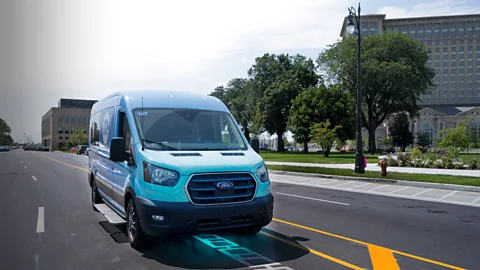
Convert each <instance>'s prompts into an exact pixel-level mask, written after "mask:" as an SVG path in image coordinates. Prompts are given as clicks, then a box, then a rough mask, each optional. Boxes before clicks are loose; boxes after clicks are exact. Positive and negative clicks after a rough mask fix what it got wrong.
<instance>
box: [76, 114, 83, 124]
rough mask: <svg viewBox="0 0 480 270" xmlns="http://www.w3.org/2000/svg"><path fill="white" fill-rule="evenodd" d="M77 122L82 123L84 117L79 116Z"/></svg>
mask: <svg viewBox="0 0 480 270" xmlns="http://www.w3.org/2000/svg"><path fill="white" fill-rule="evenodd" d="M77 122H78V123H80V122H82V117H81V116H80V115H79V116H77Z"/></svg>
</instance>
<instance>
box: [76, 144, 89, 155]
mask: <svg viewBox="0 0 480 270" xmlns="http://www.w3.org/2000/svg"><path fill="white" fill-rule="evenodd" d="M86 149H87V146H86V145H79V146H77V151H76V152H77V155H82V154H85V150H86Z"/></svg>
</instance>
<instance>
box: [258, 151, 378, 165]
mask: <svg viewBox="0 0 480 270" xmlns="http://www.w3.org/2000/svg"><path fill="white" fill-rule="evenodd" d="M260 155H261V156H262V158H263V159H264V160H266V161H277V162H303V163H323V164H354V163H355V153H338V152H333V153H330V156H329V157H328V158H326V157H324V156H323V154H321V153H299V152H285V153H279V152H267V151H265V152H260ZM365 156H366V157H367V162H369V163H370V162H372V161H374V162H377V161H378V157H379V156H380V154H375V155H371V154H365Z"/></svg>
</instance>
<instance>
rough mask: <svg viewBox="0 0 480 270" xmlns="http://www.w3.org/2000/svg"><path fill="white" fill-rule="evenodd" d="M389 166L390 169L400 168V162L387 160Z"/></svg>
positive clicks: (391, 158)
mask: <svg viewBox="0 0 480 270" xmlns="http://www.w3.org/2000/svg"><path fill="white" fill-rule="evenodd" d="M387 166H389V167H398V161H397V160H396V159H394V158H393V157H388V159H387Z"/></svg>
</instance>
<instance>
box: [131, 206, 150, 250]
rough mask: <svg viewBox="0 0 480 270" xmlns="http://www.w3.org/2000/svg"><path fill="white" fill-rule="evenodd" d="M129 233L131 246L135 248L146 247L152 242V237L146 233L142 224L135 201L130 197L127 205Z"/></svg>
mask: <svg viewBox="0 0 480 270" xmlns="http://www.w3.org/2000/svg"><path fill="white" fill-rule="evenodd" d="M127 235H128V241H129V242H130V246H132V247H133V248H135V249H138V248H142V247H145V246H146V245H147V244H149V243H150V240H151V239H150V237H149V236H148V235H147V234H145V233H144V232H143V230H142V228H141V226H140V220H139V219H138V214H137V209H136V207H135V202H134V200H133V199H130V201H129V202H128V206H127Z"/></svg>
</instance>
